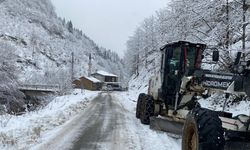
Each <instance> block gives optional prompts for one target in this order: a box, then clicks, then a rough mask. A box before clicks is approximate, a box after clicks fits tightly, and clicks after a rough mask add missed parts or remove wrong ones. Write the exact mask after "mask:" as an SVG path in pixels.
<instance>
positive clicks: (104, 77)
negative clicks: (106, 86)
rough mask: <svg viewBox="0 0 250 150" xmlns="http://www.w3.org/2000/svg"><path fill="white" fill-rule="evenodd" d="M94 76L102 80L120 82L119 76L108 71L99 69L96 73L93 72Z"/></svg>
mask: <svg viewBox="0 0 250 150" xmlns="http://www.w3.org/2000/svg"><path fill="white" fill-rule="evenodd" d="M91 75H92V76H93V77H95V78H97V79H98V80H100V81H102V82H118V76H117V75H115V74H112V73H108V72H106V71H101V70H98V71H96V73H93V74H91Z"/></svg>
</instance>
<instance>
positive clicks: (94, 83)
mask: <svg viewBox="0 0 250 150" xmlns="http://www.w3.org/2000/svg"><path fill="white" fill-rule="evenodd" d="M73 84H74V88H78V89H86V90H92V91H95V90H101V88H102V85H103V83H102V82H101V81H100V80H98V79H96V78H94V77H92V76H90V77H86V76H83V77H81V78H79V79H78V80H75V81H73Z"/></svg>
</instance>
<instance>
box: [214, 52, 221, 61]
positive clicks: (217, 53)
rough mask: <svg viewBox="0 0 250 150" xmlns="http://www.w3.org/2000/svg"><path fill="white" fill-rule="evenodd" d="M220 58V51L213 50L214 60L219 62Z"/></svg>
mask: <svg viewBox="0 0 250 150" xmlns="http://www.w3.org/2000/svg"><path fill="white" fill-rule="evenodd" d="M219 58H220V53H219V51H217V50H215V51H213V61H215V62H218V61H219Z"/></svg>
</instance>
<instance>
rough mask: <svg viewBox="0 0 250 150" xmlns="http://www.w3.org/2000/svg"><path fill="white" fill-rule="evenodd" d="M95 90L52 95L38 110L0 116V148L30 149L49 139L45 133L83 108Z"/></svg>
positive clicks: (52, 133)
mask: <svg viewBox="0 0 250 150" xmlns="http://www.w3.org/2000/svg"><path fill="white" fill-rule="evenodd" d="M98 93H99V92H93V91H86V90H85V91H81V90H75V91H74V92H72V94H70V95H65V96H60V97H57V98H55V99H54V100H53V101H51V102H50V103H49V104H48V105H47V106H46V107H45V108H43V109H41V110H39V111H35V112H28V113H26V114H24V115H21V116H11V115H3V116H0V125H1V127H0V149H2V150H4V149H8V150H12V149H13V150H17V149H30V148H31V147H32V146H34V145H37V144H39V143H42V142H45V141H46V139H47V140H49V136H53V135H54V134H57V131H59V128H60V126H61V125H63V124H64V123H65V122H67V121H68V120H70V119H71V118H73V117H74V116H76V115H77V114H79V112H81V111H82V110H83V109H84V108H86V107H87V105H88V103H89V101H90V100H92V99H93V98H94V97H96V96H97V95H98ZM41 137H42V138H41ZM44 137H46V138H44Z"/></svg>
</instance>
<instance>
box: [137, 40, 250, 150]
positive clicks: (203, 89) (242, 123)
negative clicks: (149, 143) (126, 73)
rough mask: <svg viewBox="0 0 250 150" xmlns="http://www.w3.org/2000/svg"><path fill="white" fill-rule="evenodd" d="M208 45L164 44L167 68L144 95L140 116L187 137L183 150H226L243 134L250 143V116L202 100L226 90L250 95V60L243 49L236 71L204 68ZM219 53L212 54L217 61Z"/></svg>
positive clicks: (154, 126) (143, 120)
mask: <svg viewBox="0 0 250 150" xmlns="http://www.w3.org/2000/svg"><path fill="white" fill-rule="evenodd" d="M205 49H206V45H205V44H200V43H191V42H187V41H179V42H174V43H170V44H167V45H165V46H163V47H162V48H161V53H162V56H161V69H160V70H159V72H158V73H157V74H156V75H155V76H153V77H151V78H150V81H149V87H148V93H147V94H145V93H141V94H139V96H138V100H137V106H136V117H137V118H139V119H140V121H141V123H143V124H150V128H152V129H158V130H163V131H167V132H170V133H173V134H176V135H181V136H182V150H223V149H224V148H225V147H226V146H225V144H226V143H229V142H228V141H231V140H232V139H238V138H240V139H241V140H243V141H247V142H248V143H249V138H250V116H248V115H237V116H233V114H232V113H230V112H226V111H225V110H224V107H223V110H221V111H215V110H209V109H206V108H202V107H201V105H200V104H199V102H198V100H199V99H201V98H207V97H209V96H210V95H212V94H214V93H223V94H225V99H227V98H229V96H230V95H231V94H234V95H236V96H239V97H244V96H247V95H248V96H250V69H249V68H250V61H241V60H242V59H241V58H242V53H241V52H238V53H237V58H236V59H235V62H234V65H233V66H234V69H233V70H234V71H233V72H230V73H221V72H214V71H211V70H205V69H201V65H202V59H203V57H204V55H203V52H204V50H205ZM219 57H220V56H219V51H217V50H213V51H212V52H211V59H212V60H211V62H214V63H216V62H218V61H219ZM237 70H238V71H237ZM225 104H226V102H225ZM230 148H232V147H231V146H228V148H225V149H230ZM243 149H250V146H249V147H247V148H243Z"/></svg>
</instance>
